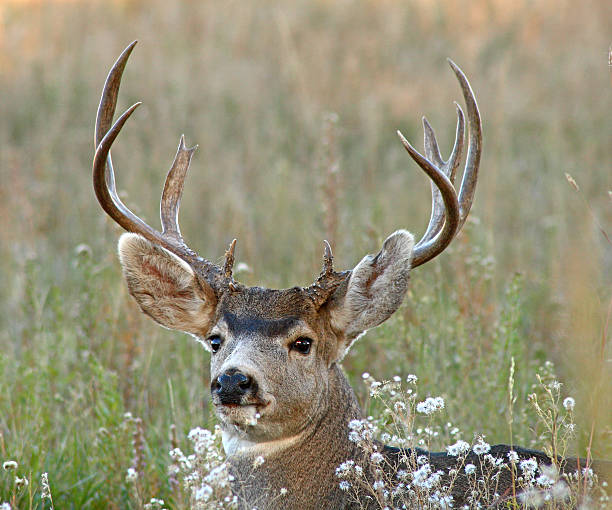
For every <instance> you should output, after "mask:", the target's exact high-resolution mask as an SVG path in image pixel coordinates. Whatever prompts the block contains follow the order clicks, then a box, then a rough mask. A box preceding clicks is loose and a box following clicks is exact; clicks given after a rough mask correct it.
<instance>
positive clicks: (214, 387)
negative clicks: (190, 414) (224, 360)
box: [210, 368, 257, 405]
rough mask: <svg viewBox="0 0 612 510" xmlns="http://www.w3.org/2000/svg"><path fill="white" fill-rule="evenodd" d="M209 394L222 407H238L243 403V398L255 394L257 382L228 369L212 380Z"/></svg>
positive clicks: (232, 369)
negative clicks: (231, 405) (215, 398)
mask: <svg viewBox="0 0 612 510" xmlns="http://www.w3.org/2000/svg"><path fill="white" fill-rule="evenodd" d="M210 392H211V393H212V395H213V396H217V397H218V398H219V401H220V403H221V404H223V405H228V404H235V405H239V404H242V403H243V402H242V398H243V397H245V396H254V395H255V394H256V393H257V382H256V381H255V379H254V378H253V377H252V376H250V375H248V374H245V373H243V372H241V371H240V370H238V369H237V368H229V369H227V370H226V371H225V372H223V373H222V374H221V375H220V376H218V377H216V378H215V379H214V380H213V382H212V383H211V385H210Z"/></svg>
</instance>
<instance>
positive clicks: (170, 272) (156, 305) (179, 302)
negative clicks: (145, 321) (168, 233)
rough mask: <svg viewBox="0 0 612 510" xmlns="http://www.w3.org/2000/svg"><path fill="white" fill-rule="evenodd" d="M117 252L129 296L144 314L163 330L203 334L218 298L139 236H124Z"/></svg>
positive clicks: (178, 262)
mask: <svg viewBox="0 0 612 510" xmlns="http://www.w3.org/2000/svg"><path fill="white" fill-rule="evenodd" d="M118 250H119V260H120V261H121V267H122V269H123V276H124V277H125V280H126V282H127V285H128V289H129V291H130V294H131V295H132V296H133V297H134V299H135V300H136V302H137V303H138V305H139V306H140V309H141V310H142V311H143V312H144V313H146V314H147V315H149V316H150V317H151V318H153V320H155V321H156V322H157V323H159V324H161V325H162V326H164V327H166V328H169V329H176V330H179V331H184V332H185V333H191V334H193V335H204V334H206V332H207V331H208V329H209V328H210V326H211V323H212V319H213V315H214V312H215V308H216V305H217V298H216V297H215V294H214V292H213V290H212V288H211V287H210V286H209V285H208V284H207V283H206V282H203V281H201V280H199V279H198V278H197V276H196V275H195V273H194V272H193V270H192V269H191V267H189V265H187V263H185V262H184V261H182V260H181V259H179V258H178V257H176V256H175V255H173V254H171V253H170V252H169V251H167V250H165V249H163V248H160V247H159V246H156V245H155V244H153V243H151V242H149V241H148V240H146V239H145V238H144V237H142V236H140V235H138V234H123V235H122V236H121V238H120V239H119V246H118Z"/></svg>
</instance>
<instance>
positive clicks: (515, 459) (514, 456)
mask: <svg viewBox="0 0 612 510" xmlns="http://www.w3.org/2000/svg"><path fill="white" fill-rule="evenodd" d="M508 460H509V461H510V462H511V463H512V464H516V463H517V462H518V460H519V456H518V453H516V452H515V451H514V450H510V451H509V452H508Z"/></svg>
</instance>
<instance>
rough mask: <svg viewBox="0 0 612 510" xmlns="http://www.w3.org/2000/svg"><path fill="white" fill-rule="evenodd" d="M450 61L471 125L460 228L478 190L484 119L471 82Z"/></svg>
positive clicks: (460, 193) (461, 202) (462, 182)
mask: <svg viewBox="0 0 612 510" xmlns="http://www.w3.org/2000/svg"><path fill="white" fill-rule="evenodd" d="M448 63H449V65H450V66H451V68H452V70H453V71H454V72H455V76H457V80H458V81H459V84H460V85H461V90H462V92H463V98H464V100H465V104H466V107H467V114H468V124H469V127H470V145H469V149H468V156H467V161H466V163H465V172H464V173H463V179H462V180H461V188H460V190H459V207H460V210H461V221H460V223H459V228H461V227H462V226H463V224H464V223H465V220H466V219H467V216H468V214H469V212H470V209H471V207H472V202H473V200H474V192H475V191H476V181H477V179H478V169H479V167H480V156H481V154H482V121H481V119H480V112H479V111H478V104H477V103H476V97H475V96H474V92H473V91H472V87H471V86H470V82H469V81H468V79H467V78H466V77H465V74H463V71H461V69H459V66H457V64H455V63H454V62H453V61H452V60H451V59H450V58H449V59H448Z"/></svg>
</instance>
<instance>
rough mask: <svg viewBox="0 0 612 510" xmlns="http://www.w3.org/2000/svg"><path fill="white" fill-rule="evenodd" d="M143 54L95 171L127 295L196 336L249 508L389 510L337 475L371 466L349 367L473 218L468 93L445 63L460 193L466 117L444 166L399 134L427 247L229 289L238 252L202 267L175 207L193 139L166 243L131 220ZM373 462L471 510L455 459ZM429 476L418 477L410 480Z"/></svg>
mask: <svg viewBox="0 0 612 510" xmlns="http://www.w3.org/2000/svg"><path fill="white" fill-rule="evenodd" d="M135 44H136V41H134V42H133V43H131V44H130V45H129V46H128V47H127V48H126V49H125V50H124V51H123V53H122V54H121V55H120V56H119V58H118V59H117V61H116V62H115V64H114V66H113V67H112V69H111V70H110V72H109V74H108V77H107V79H106V82H105V85H104V89H103V92H102V96H101V99H100V104H99V108H98V111H97V116H96V125H95V140H94V141H95V155H94V159H93V184H94V190H95V195H96V197H97V200H98V201H99V203H100V205H101V206H102V209H103V210H104V211H105V212H106V213H107V214H108V216H110V218H112V220H114V221H115V222H116V223H117V224H118V225H120V226H121V227H122V228H123V229H125V230H126V231H127V232H126V233H124V234H122V235H121V237H120V239H119V243H118V254H119V260H120V264H121V267H122V272H123V276H124V278H125V281H126V283H127V287H128V290H129V293H130V295H131V296H132V297H133V298H134V299H135V301H136V303H137V304H138V305H139V307H140V309H141V310H142V312H144V313H145V314H146V315H148V316H149V317H151V318H152V319H153V320H154V321H155V322H157V323H158V324H160V325H161V326H163V327H165V328H168V329H172V330H178V331H182V332H185V333H187V334H189V335H192V336H193V337H195V338H196V339H197V340H198V341H199V342H201V343H202V345H204V347H205V348H206V349H207V350H208V351H209V352H210V355H211V358H210V377H211V385H210V392H211V398H212V403H213V405H214V409H215V414H216V416H217V418H218V421H219V424H220V427H221V431H222V438H223V448H224V450H225V453H226V455H227V462H228V464H229V467H230V472H231V474H232V477H233V482H232V487H233V490H234V493H235V494H240V499H239V506H240V508H245V509H251V508H254V507H257V508H258V509H259V510H262V509H272V508H279V507H283V508H296V509H297V508H299V509H345V508H346V509H349V508H382V507H383V503H384V502H382V503H381V501H379V500H377V497H376V494H374V495H372V494H370V495H364V498H363V500H361V501H360V502H356V501H354V500H351V499H350V498H349V497H348V495H347V493H346V492H345V491H344V490H342V488H341V487H340V486H339V480H338V477H337V469H338V466H340V465H342V464H343V463H345V462H347V461H350V462H354V463H355V462H361V463H362V464H363V465H365V463H367V462H369V459H368V458H364V453H363V450H362V449H360V448H359V447H358V445H357V444H356V443H355V442H354V441H351V440H350V439H349V430H350V428H351V426H353V425H354V423H355V421H356V420H357V421H358V420H362V419H363V413H362V410H361V409H360V406H359V404H358V401H357V398H356V396H355V393H354V391H353V389H352V388H351V386H350V385H349V383H348V380H347V378H346V376H345V375H344V373H343V370H342V368H341V364H340V363H341V361H342V359H343V358H344V356H345V355H346V354H347V352H348V351H349V349H350V348H351V346H352V345H353V343H354V342H355V341H356V340H357V339H358V338H359V337H360V336H362V335H363V334H364V333H365V332H366V331H367V330H369V329H371V328H374V327H376V326H378V325H379V324H381V323H383V322H384V321H386V320H387V319H388V318H389V317H390V316H391V315H392V314H393V313H394V312H395V311H396V310H397V309H398V307H399V306H400V305H401V304H402V302H403V300H404V296H405V294H406V290H407V288H408V283H409V276H410V272H411V270H413V269H416V268H417V267H419V266H421V265H423V264H425V263H426V262H429V261H431V260H432V259H434V258H435V257H436V256H438V255H439V254H440V253H442V252H443V251H444V250H445V249H446V248H447V247H448V246H449V244H450V243H451V241H452V240H453V239H454V238H455V237H456V236H457V234H458V233H459V231H460V230H461V228H462V226H463V224H464V223H465V221H466V219H467V217H468V214H469V212H470V208H471V206H472V202H473V199H474V193H475V189H476V182H477V178H478V171H479V166H480V160H481V153H482V124H481V118H480V113H479V109H478V105H477V103H476V98H475V96H474V93H473V91H472V88H471V85H470V83H469V82H468V79H467V78H466V76H465V75H464V73H463V72H462V71H461V69H460V68H459V67H458V66H457V65H456V64H455V63H454V62H453V61H451V60H450V59H449V64H450V67H451V69H452V71H453V72H454V74H455V76H456V78H457V80H458V82H459V85H460V87H461V90H462V94H463V98H464V100H465V104H466V108H467V126H468V128H469V129H468V133H469V134H468V149H467V156H466V163H465V168H464V170H463V178H462V181H461V185H460V188H459V191H458V192H457V190H456V189H455V185H454V182H455V179H456V175H457V170H458V168H459V166H460V164H461V162H462V158H463V154H464V152H465V141H466V137H465V131H466V121H465V114H464V113H463V110H462V109H461V107H460V106H459V105H458V104H456V110H457V125H456V133H455V142H454V146H453V148H452V151H451V154H450V156H449V158H448V159H447V160H444V159H443V158H442V156H441V153H440V150H439V147H438V142H437V140H436V136H435V133H434V131H433V129H432V127H431V125H430V124H429V123H428V122H427V120H426V119H425V118H423V126H424V145H425V155H422V154H420V153H419V152H418V151H417V150H416V149H415V148H414V147H413V146H412V145H411V144H410V143H409V142H408V140H407V139H406V138H405V137H404V136H403V135H402V134H401V133H400V132H399V131H398V132H397V133H398V135H399V137H400V139H401V142H402V144H403V146H404V148H405V149H406V151H407V152H408V154H409V155H410V156H411V158H412V159H413V160H414V161H415V162H416V163H417V165H418V166H419V167H420V168H421V169H422V170H423V171H424V172H425V173H426V174H427V176H428V177H429V179H430V180H431V188H432V210H431V216H430V220H429V224H428V226H427V229H426V231H425V233H424V234H423V236H422V238H421V239H420V240H419V241H418V242H415V240H414V237H413V235H412V234H411V233H409V232H408V231H406V230H397V231H396V232H394V233H392V234H391V235H390V236H388V237H387V238H386V239H385V241H384V242H383V243H382V247H381V248H380V251H378V252H377V253H376V254H375V255H366V256H365V257H364V258H363V259H362V260H361V261H360V262H359V263H358V264H357V265H356V266H355V267H354V268H353V269H351V270H347V271H336V270H335V269H334V266H333V254H332V250H331V248H330V245H329V243H328V242H327V241H324V249H323V264H322V270H321V273H320V274H319V276H318V277H317V278H316V280H315V281H314V282H313V283H312V284H311V285H310V286H308V287H293V288H288V289H281V290H277V289H268V288H263V287H257V286H255V287H247V286H245V285H243V284H241V283H240V282H239V281H237V280H235V279H234V276H233V265H234V260H235V247H236V240H235V239H234V240H233V241H232V242H231V244H230V246H229V248H228V249H227V251H226V252H225V257H224V263H223V266H221V265H217V264H214V263H212V262H210V261H208V260H206V259H204V258H203V257H201V256H199V255H198V254H197V253H195V252H194V251H193V250H192V249H190V248H189V247H188V246H187V244H186V243H185V241H184V239H183V236H182V234H181V231H180V228H179V223H178V213H179V205H180V200H181V195H182V192H183V187H184V182H185V176H186V174H187V171H188V168H189V165H190V162H191V158H192V156H193V153H194V151H195V149H196V147H191V148H188V147H186V145H185V138H184V136H181V138H180V141H179V145H178V150H177V153H176V156H175V158H174V162H173V163H172V166H171V168H170V170H169V172H168V174H167V177H166V180H165V184H164V188H163V192H162V195H161V202H160V216H161V225H162V229H161V232H160V231H158V230H156V229H154V228H152V227H151V226H149V225H148V224H147V223H145V222H144V221H143V220H142V219H140V218H139V217H138V216H136V215H135V214H134V213H133V212H132V211H130V209H128V207H127V206H125V205H124V204H123V202H122V201H121V200H120V198H119V196H118V194H117V190H116V186H115V174H114V170H113V163H112V159H111V153H110V149H111V146H112V144H113V142H114V141H115V139H116V138H117V136H118V135H119V133H120V131H121V129H122V128H123V126H124V125H125V123H126V121H127V120H128V118H130V116H131V115H132V114H133V113H134V111H135V110H136V108H137V107H138V106H139V105H140V104H141V103H136V104H134V105H133V106H131V107H130V108H128V109H127V110H126V111H125V112H124V113H123V114H122V115H121V116H119V118H118V119H117V120H116V121H115V122H113V117H114V114H115V109H116V106H117V98H118V93H119V86H120V83H121V78H122V75H123V71H124V69H125V66H126V64H127V61H128V58H129V57H130V54H131V53H132V50H133V49H134V46H135ZM375 449H377V451H378V452H379V453H380V455H381V456H382V458H383V459H384V462H382V463H381V464H380V465H382V466H384V469H386V470H391V471H392V472H396V471H397V470H398V469H399V468H400V467H401V466H409V465H411V463H410V460H411V459H412V460H414V459H416V458H419V459H422V458H424V459H426V462H427V463H428V465H430V466H431V470H433V471H439V472H441V473H442V476H443V477H448V476H450V474H453V470H454V474H455V477H456V479H455V484H454V485H453V488H452V498H453V499H452V504H453V505H454V506H456V507H460V506H461V505H463V504H467V503H468V501H469V499H468V497H469V487H470V485H469V481H468V480H467V476H466V475H465V474H464V473H463V471H458V470H457V457H456V456H453V455H451V454H449V453H448V452H428V451H426V450H421V449H419V448H413V449H398V448H394V447H388V446H385V445H382V444H379V443H375ZM490 455H493V456H494V457H496V458H505V457H507V456H508V455H515V456H516V457H517V458H518V459H534V460H535V461H536V462H537V463H538V464H550V463H551V459H550V458H549V457H548V456H547V455H546V454H545V453H543V452H539V451H534V450H528V449H524V448H520V447H517V446H512V445H496V446H492V447H491V450H490ZM262 456H263V457H264V458H265V463H264V464H263V465H261V466H259V467H258V468H257V469H256V470H254V469H253V465H254V462H255V460H256V459H257V458H259V457H262ZM478 460H479V456H478V455H477V454H476V453H474V452H472V451H470V453H469V454H467V457H466V458H465V459H464V462H469V463H473V464H474V465H475V466H477V469H481V468H480V467H479V466H480V465H481V463H480V462H478ZM506 460H507V459H506ZM379 461H380V459H379ZM572 463H573V464H572ZM419 464H422V462H420V461H419V463H413V464H412V465H413V469H416V468H417V467H418V465H419ZM566 465H567V466H570V468H571V467H572V466H573V468H574V469H576V467H577V466H578V467H580V466H584V462H582V463H580V462H578V461H576V460H575V459H574V460H571V459H570V460H568V461H567V463H566ZM393 470H395V471H393ZM370 471H371V472H373V473H375V472H376V469H374V470H370ZM513 483H514V477H513V476H511V473H510V472H509V471H506V472H504V473H502V474H501V476H500V477H499V479H498V482H497V486H496V488H495V490H496V494H497V495H496V498H497V499H495V500H494V504H492V505H491V506H499V507H502V506H504V505H508V504H510V505H512V502H511V500H512V498H513V497H514V496H515V491H514V490H513ZM279 491H280V492H281V493H283V494H285V497H284V499H283V500H282V502H280V503H279V500H278V499H273V498H266V495H269V494H278V493H279ZM512 501H514V500H512Z"/></svg>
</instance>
